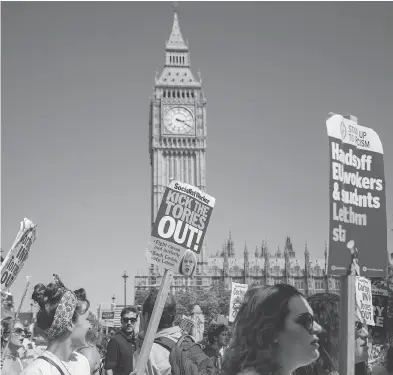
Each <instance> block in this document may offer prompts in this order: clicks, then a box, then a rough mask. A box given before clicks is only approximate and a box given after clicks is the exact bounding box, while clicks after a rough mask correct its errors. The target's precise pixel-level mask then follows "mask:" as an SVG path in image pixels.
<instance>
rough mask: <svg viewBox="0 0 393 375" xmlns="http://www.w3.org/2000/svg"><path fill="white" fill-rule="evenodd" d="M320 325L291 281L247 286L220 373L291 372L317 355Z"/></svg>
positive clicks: (269, 374) (265, 374)
mask: <svg viewBox="0 0 393 375" xmlns="http://www.w3.org/2000/svg"><path fill="white" fill-rule="evenodd" d="M320 332H321V327H320V325H319V324H318V323H317V322H316V321H315V319H314V312H313V310H312V309H311V307H310V305H309V304H308V302H307V300H306V299H305V298H304V296H303V294H302V293H301V292H299V291H298V290H297V289H296V288H294V287H293V286H292V285H288V284H276V285H273V286H256V287H253V288H250V289H249V290H248V291H247V293H246V295H245V298H244V302H243V303H242V305H241V307H240V310H239V312H238V314H237V316H236V318H235V322H234V328H233V334H232V338H231V340H230V343H229V347H228V349H227V350H226V352H225V355H224V362H223V371H222V375H238V374H241V375H278V374H279V375H290V374H292V373H293V371H295V370H296V369H297V368H299V367H301V366H305V365H308V364H309V363H311V362H313V361H315V360H316V359H317V358H318V356H319V351H318V334H319V333H320Z"/></svg>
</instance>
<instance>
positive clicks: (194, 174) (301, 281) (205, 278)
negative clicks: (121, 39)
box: [134, 9, 339, 295]
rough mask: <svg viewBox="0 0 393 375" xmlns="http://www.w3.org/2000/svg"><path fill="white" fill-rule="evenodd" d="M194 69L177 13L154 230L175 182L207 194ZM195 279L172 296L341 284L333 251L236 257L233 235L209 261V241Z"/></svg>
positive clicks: (154, 125)
mask: <svg viewBox="0 0 393 375" xmlns="http://www.w3.org/2000/svg"><path fill="white" fill-rule="evenodd" d="M197 76H198V77H196V76H195V75H194V74H193V72H192V70H191V59H190V53H189V47H188V42H186V40H185V39H184V38H183V35H182V32H181V30H180V26H179V17H178V13H177V10H176V9H175V10H174V14H173V23H172V31H171V33H170V36H169V39H168V40H167V42H166V45H165V60H164V67H163V68H162V70H161V72H159V71H157V72H156V76H155V84H154V89H153V95H152V97H151V98H150V109H149V116H148V118H149V154H150V165H151V225H153V223H154V220H155V217H156V215H157V212H158V209H159V206H160V203H161V199H162V197H163V194H164V191H165V188H166V186H167V185H168V184H169V182H170V180H171V179H172V178H174V179H176V180H180V181H182V182H185V183H188V184H190V185H193V186H196V187H197V188H198V189H200V190H202V191H206V147H207V114H206V104H207V99H206V97H205V94H204V92H203V88H202V77H201V74H200V73H198V75H197ZM199 258H200V259H199V260H198V266H197V270H196V274H195V276H194V277H193V278H192V279H185V278H184V277H183V276H180V275H179V276H176V275H175V276H174V277H173V281H172V291H173V292H174V293H176V290H179V289H182V288H184V287H186V286H188V287H190V286H193V287H195V288H210V287H211V286H213V285H220V284H221V285H224V286H225V287H226V288H230V285H231V280H232V281H234V282H239V283H247V284H268V285H269V284H276V283H282V282H285V283H290V284H293V285H294V286H296V287H297V288H298V289H300V290H302V291H303V292H304V293H305V294H306V295H309V294H313V293H317V292H321V291H332V292H338V290H339V279H336V278H328V277H327V276H326V264H327V252H326V249H325V257H324V259H311V258H310V253H309V251H308V249H307V246H306V247H305V249H304V252H302V254H297V255H296V253H295V251H294V248H293V245H292V243H291V240H290V238H289V237H288V238H287V239H286V240H285V244H284V248H283V250H282V251H280V250H279V249H278V250H277V251H276V252H275V253H272V252H270V251H269V249H268V247H267V245H266V243H262V245H261V246H260V247H257V248H256V249H255V250H251V249H248V248H247V246H246V247H245V248H244V250H243V256H240V257H239V256H238V257H236V256H235V245H234V242H233V240H232V238H231V235H230V234H229V238H228V239H227V240H226V241H225V243H224V246H223V248H222V250H221V251H218V252H217V253H216V254H215V255H214V256H210V257H207V256H206V241H205V243H204V247H203V249H202V251H201V254H200V256H199ZM162 274H163V271H162V270H160V269H159V268H158V267H157V266H154V265H150V268H149V269H148V270H147V272H146V274H145V275H138V276H136V277H135V280H134V287H135V288H136V289H137V288H142V289H144V288H149V287H150V286H152V285H160V284H161V278H162Z"/></svg>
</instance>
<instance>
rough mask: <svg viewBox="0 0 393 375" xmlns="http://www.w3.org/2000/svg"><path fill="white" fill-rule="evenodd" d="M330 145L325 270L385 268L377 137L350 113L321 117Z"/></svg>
mask: <svg viewBox="0 0 393 375" xmlns="http://www.w3.org/2000/svg"><path fill="white" fill-rule="evenodd" d="M326 127H327V133H328V136H329V150H330V190H329V206H330V228H329V232H330V234H329V237H330V241H329V261H328V272H329V273H330V274H336V275H346V274H348V273H350V272H351V270H352V269H354V270H355V271H356V274H358V275H362V276H366V277H385V275H386V270H387V224H386V196H385V195H386V194H385V174H384V163H383V149H382V143H381V141H380V139H379V137H378V134H377V133H376V132H375V131H374V130H372V129H370V128H366V127H364V126H360V125H357V123H356V119H354V118H345V117H343V116H340V115H336V114H333V115H331V116H330V118H329V119H328V120H327V121H326Z"/></svg>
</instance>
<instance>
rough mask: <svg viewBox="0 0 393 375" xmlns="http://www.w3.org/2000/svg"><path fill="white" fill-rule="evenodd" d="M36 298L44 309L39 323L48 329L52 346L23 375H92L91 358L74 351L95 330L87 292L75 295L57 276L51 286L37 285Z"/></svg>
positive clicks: (47, 333) (39, 312)
mask: <svg viewBox="0 0 393 375" xmlns="http://www.w3.org/2000/svg"><path fill="white" fill-rule="evenodd" d="M32 299H33V300H34V301H35V302H37V303H38V305H39V307H40V310H39V311H38V313H37V323H36V324H37V326H38V327H39V328H41V329H42V330H44V332H45V335H46V336H47V338H48V347H47V349H46V350H45V351H44V352H43V353H42V354H41V355H40V356H39V357H38V358H37V359H36V360H35V361H34V362H33V363H32V364H30V365H29V366H28V367H26V368H25V370H24V371H23V372H22V375H42V374H45V375H52V374H53V375H90V366H89V362H88V360H87V358H86V357H85V356H83V355H82V354H79V353H76V352H74V350H75V349H77V348H79V347H81V346H82V345H83V343H84V340H85V335H86V332H87V331H88V330H89V329H90V328H91V324H90V322H89V320H88V319H87V317H88V311H89V307H90V302H89V301H88V300H87V298H86V292H85V290H84V289H78V290H75V291H74V292H73V291H71V290H69V289H67V288H66V287H65V286H64V284H63V283H62V282H61V281H60V280H59V279H58V278H57V277H56V278H55V283H51V284H49V285H48V286H45V285H43V284H38V285H36V286H35V288H34V292H33V295H32Z"/></svg>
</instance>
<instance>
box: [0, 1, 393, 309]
mask: <svg viewBox="0 0 393 375" xmlns="http://www.w3.org/2000/svg"><path fill="white" fill-rule="evenodd" d="M178 12H179V22H180V28H181V31H182V34H183V36H184V37H185V38H186V39H188V42H189V48H190V55H191V68H192V70H193V72H194V74H195V75H196V73H197V71H198V70H200V71H201V73H202V79H203V89H204V93H205V95H206V98H207V121H208V122H207V128H208V141H207V142H208V148H207V192H208V193H209V194H210V195H212V196H214V197H215V198H216V205H215V208H214V211H213V214H212V217H211V221H210V224H209V228H208V231H207V246H208V254H211V253H215V252H216V251H217V250H218V249H221V247H222V245H223V243H224V241H225V240H226V239H227V238H228V233H229V231H231V233H232V239H233V240H234V242H235V249H236V253H237V254H238V255H239V256H242V253H243V249H244V246H245V243H246V242H247V246H248V248H249V249H251V250H253V249H255V246H256V245H261V243H262V240H264V239H266V240H267V243H268V247H269V250H270V251H271V252H275V251H276V249H277V247H278V246H280V247H281V249H283V247H284V244H285V238H286V236H287V235H289V236H291V239H292V242H293V245H294V249H295V251H296V254H297V256H298V257H300V256H303V252H304V248H305V243H306V241H307V245H308V249H309V251H310V253H311V257H312V258H316V257H319V258H322V257H323V251H324V246H325V242H326V241H328V237H329V234H328V229H329V228H328V225H329V217H328V215H329V192H328V189H329V151H328V138H327V133H326V126H325V120H326V118H327V116H328V113H329V112H334V113H338V114H342V115H345V114H352V115H355V116H357V117H358V123H359V124H360V125H364V126H368V127H371V128H373V129H374V130H375V131H376V132H377V133H378V134H379V136H380V138H381V140H382V142H383V145H384V155H385V156H384V160H385V174H386V197H387V220H388V228H393V199H392V197H393V187H392V186H393V146H392V145H393V125H392V103H393V100H392V98H393V73H392V61H393V48H392V47H393V45H392V44H393V3H387V2H386V3H379V2H372V3H371V2H326V3H322V2H320V3H313V2H303V3H296V2H289V3H288V2H269V3H267V2H266V3H265V2H244V3H238V2H180V3H179V6H178ZM172 21H173V9H172V4H171V3H170V2H2V4H1V36H2V39H1V43H2V48H1V54H2V61H1V64H2V71H1V73H2V85H1V90H2V107H1V109H2V129H1V130H2V131H1V151H2V154H1V246H2V248H3V249H4V255H5V254H6V252H7V251H8V250H9V248H10V246H11V244H12V242H13V241H14V238H15V236H16V234H17V232H18V230H19V226H20V222H21V221H22V220H23V218H25V217H27V218H29V219H31V220H32V221H33V222H34V223H35V224H37V225H38V228H37V232H38V238H37V240H36V242H35V243H34V244H33V246H32V249H31V253H30V256H29V259H28V261H27V262H26V264H25V266H24V268H23V269H22V271H21V272H20V274H19V276H18V278H17V279H16V281H15V282H14V284H13V285H12V287H11V292H12V293H13V294H14V298H15V301H16V303H17V304H19V301H20V298H21V296H22V293H23V290H24V288H25V284H26V276H27V275H29V276H32V279H31V282H32V285H35V284H37V283H41V282H42V283H45V284H46V283H49V282H51V281H52V274H53V273H56V274H58V275H60V277H61V279H62V280H63V282H64V283H65V284H66V285H67V286H68V287H70V288H79V287H84V288H85V289H86V291H87V296H88V298H89V299H90V300H91V303H92V308H93V310H95V309H96V308H97V305H98V303H100V302H108V303H109V302H111V297H112V295H115V296H116V302H117V303H118V304H123V302H124V299H123V295H124V280H123V279H122V274H123V272H124V271H125V270H126V271H127V274H128V275H129V276H130V277H129V279H128V281H127V303H130V302H132V301H133V285H134V280H133V278H134V276H136V275H137V274H141V272H142V270H144V271H145V272H146V271H147V268H148V265H147V262H146V260H145V258H144V251H145V248H146V246H147V243H148V240H149V237H150V193H151V189H150V186H151V173H150V164H149V148H148V119H149V97H150V96H151V95H152V93H153V85H154V76H155V69H156V68H159V69H160V70H161V69H162V68H163V66H164V56H165V42H166V40H167V39H168V38H169V35H170V32H171V29H172ZM388 251H390V252H392V251H393V232H391V231H390V232H389V233H388ZM31 292H32V288H30V289H29V291H28V295H27V298H26V300H25V302H24V305H23V308H22V310H24V311H26V310H27V309H29V304H30V302H31V300H30V296H31Z"/></svg>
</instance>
